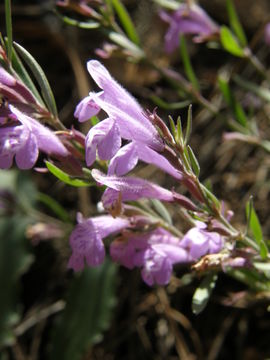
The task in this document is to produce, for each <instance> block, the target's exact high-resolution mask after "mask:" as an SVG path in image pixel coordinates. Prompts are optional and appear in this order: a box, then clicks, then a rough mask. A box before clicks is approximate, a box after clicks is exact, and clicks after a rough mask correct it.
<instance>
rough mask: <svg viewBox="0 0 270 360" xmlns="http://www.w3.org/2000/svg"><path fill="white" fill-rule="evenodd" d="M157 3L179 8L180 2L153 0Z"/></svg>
mask: <svg viewBox="0 0 270 360" xmlns="http://www.w3.org/2000/svg"><path fill="white" fill-rule="evenodd" d="M153 1H154V2H155V3H156V4H158V5H160V6H162V7H164V8H166V9H169V10H177V9H178V8H179V5H180V2H179V1H175V0H153Z"/></svg>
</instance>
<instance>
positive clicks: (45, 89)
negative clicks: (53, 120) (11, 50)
mask: <svg viewBox="0 0 270 360" xmlns="http://www.w3.org/2000/svg"><path fill="white" fill-rule="evenodd" d="M14 47H15V48H16V50H17V51H18V53H19V54H20V55H21V57H22V58H23V60H24V61H25V62H26V64H27V65H28V66H29V68H30V69H31V71H32V73H33V75H34V76H35V78H36V80H37V82H38V84H39V86H40V89H41V92H42V95H43V98H44V100H45V102H46V104H47V106H48V109H49V110H50V112H51V113H52V114H53V115H54V116H55V117H57V108H56V103H55V99H54V96H53V92H52V89H51V87H50V84H49V82H48V79H47V77H46V75H45V73H44V71H43V70H42V68H41V66H40V65H39V64H38V62H37V61H36V60H35V59H34V58H33V56H32V55H31V54H30V53H29V52H28V51H27V50H26V49H24V48H23V47H22V46H21V45H19V44H17V43H15V42H14Z"/></svg>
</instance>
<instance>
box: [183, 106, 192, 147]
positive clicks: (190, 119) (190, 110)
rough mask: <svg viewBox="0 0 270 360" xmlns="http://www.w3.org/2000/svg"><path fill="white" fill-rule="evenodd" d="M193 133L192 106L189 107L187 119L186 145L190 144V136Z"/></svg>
mask: <svg viewBox="0 0 270 360" xmlns="http://www.w3.org/2000/svg"><path fill="white" fill-rule="evenodd" d="M191 132H192V105H191V104H190V105H189V107H188V117H187V128H186V133H185V140H184V143H185V145H186V144H187V143H188V141H189V138H190V135H191Z"/></svg>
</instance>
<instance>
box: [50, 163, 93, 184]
mask: <svg viewBox="0 0 270 360" xmlns="http://www.w3.org/2000/svg"><path fill="white" fill-rule="evenodd" d="M45 163H46V166H47V168H48V170H49V171H50V172H51V173H52V174H53V175H54V176H56V177H57V178H58V179H59V180H61V181H63V182H64V183H65V184H68V185H71V186H75V187H82V186H92V185H93V184H94V183H90V182H89V181H85V180H81V179H73V178H72V177H71V176H69V175H68V174H67V173H65V172H64V171H63V170H61V169H59V168H58V167H57V166H55V165H54V164H52V163H50V162H49V161H46V162H45Z"/></svg>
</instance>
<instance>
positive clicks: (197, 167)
mask: <svg viewBox="0 0 270 360" xmlns="http://www.w3.org/2000/svg"><path fill="white" fill-rule="evenodd" d="M187 149H188V156H189V159H190V163H191V167H192V169H193V171H194V174H195V175H196V176H197V177H199V175H200V164H199V162H198V160H197V158H196V156H195V154H194V152H193V150H192V149H191V147H190V146H189V145H188V146H187Z"/></svg>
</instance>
